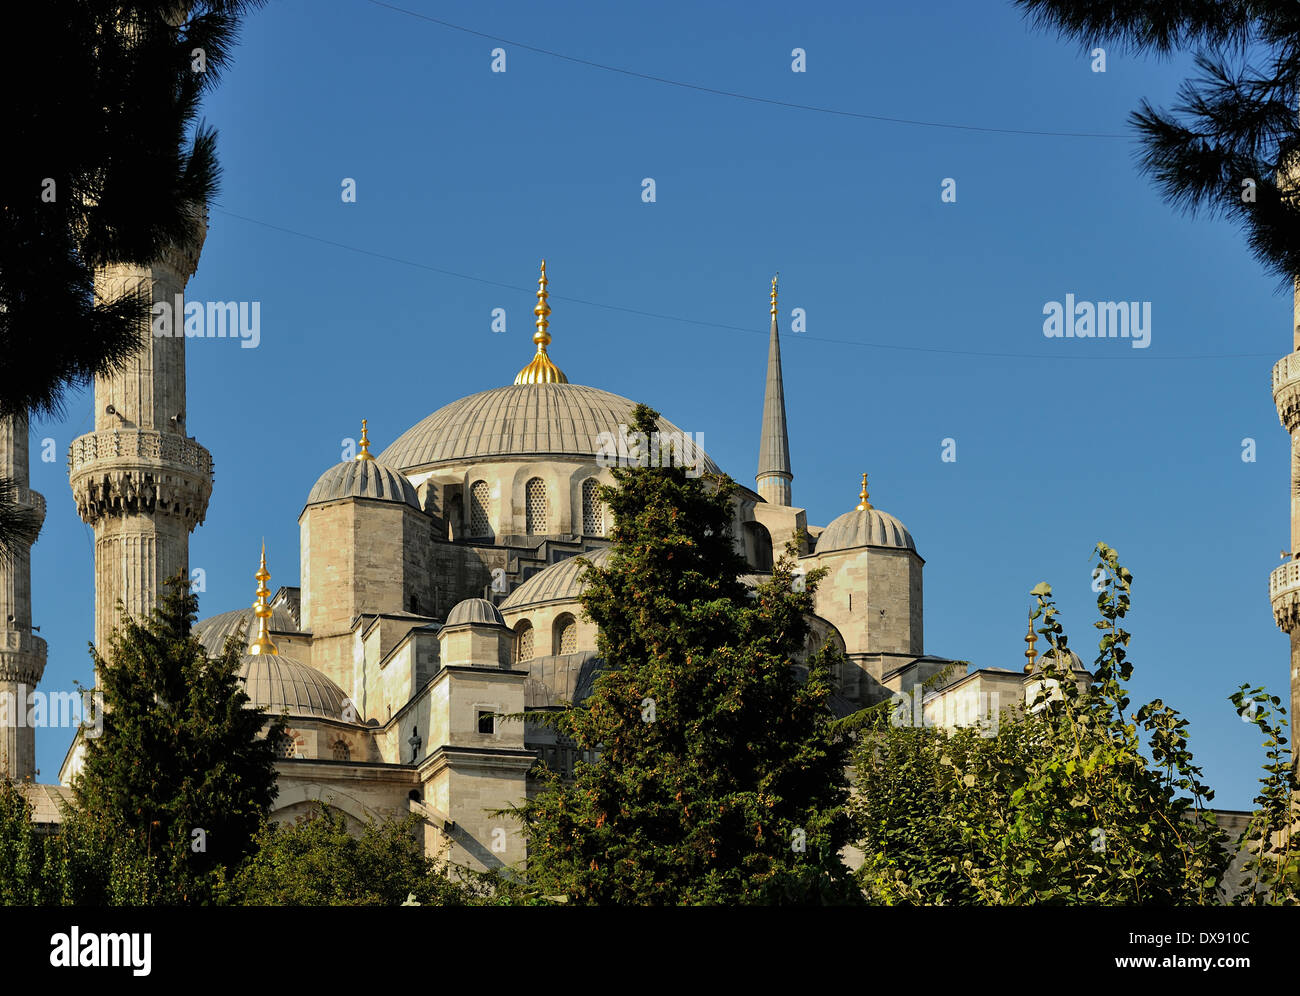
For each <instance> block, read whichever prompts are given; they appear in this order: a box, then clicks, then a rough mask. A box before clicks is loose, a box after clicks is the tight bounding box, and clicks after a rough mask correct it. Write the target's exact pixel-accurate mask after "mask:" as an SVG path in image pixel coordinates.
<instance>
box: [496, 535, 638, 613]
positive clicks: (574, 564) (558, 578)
mask: <svg viewBox="0 0 1300 996" xmlns="http://www.w3.org/2000/svg"><path fill="white" fill-rule="evenodd" d="M612 555H613V550H612V549H611V548H610V547H606V548H605V549H603V550H594V551H592V552H591V553H584V554H582V556H584V557H586V558H587V559H588V560H590V561H591V562H592V563H593V564H594V565H595V566H597V567H608V566H609V558H610V557H611V556H612ZM586 569H587V565H586V564H581V563H579V562H578V558H577V557H570V558H568V559H567V560H561V561H560V562H559V563H558V564H552V565H551V566H550V567H548V568H546V569H545V570H543V571H539V572H538V573H536V574H534V575H533V576H532V577H530V578H529V579H528V580H527V581H525V582H524V583H523V584H521V585H520V586H519V587H518V588H516V589H515V590H514V591H512V592H511V593H510V594H509V596H507V598H506V600H505V601H504V602H502V603H501V609H502V611H509V610H510V609H518V608H522V607H524V606H526V605H540V604H541V603H543V602H555V601H571V600H573V599H576V598H577V597H578V595H579V594H581V592H582V587H583V585H582V582H581V581H580V580H579V578H581V576H582V573H583V571H585V570H586Z"/></svg>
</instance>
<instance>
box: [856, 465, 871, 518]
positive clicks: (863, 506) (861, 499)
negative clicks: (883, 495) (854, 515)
mask: <svg viewBox="0 0 1300 996" xmlns="http://www.w3.org/2000/svg"><path fill="white" fill-rule="evenodd" d="M868 497H869V495H868V494H867V475H866V474H863V475H862V490H861V491H860V492H859V493H858V507H857V511H859V512H865V511H867V510H868V509H870V508H871V502H869V501H867V498H868Z"/></svg>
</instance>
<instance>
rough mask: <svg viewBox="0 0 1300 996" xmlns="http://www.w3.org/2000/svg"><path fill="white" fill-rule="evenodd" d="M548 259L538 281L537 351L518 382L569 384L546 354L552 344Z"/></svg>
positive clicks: (543, 261) (535, 340)
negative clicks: (547, 299) (547, 286)
mask: <svg viewBox="0 0 1300 996" xmlns="http://www.w3.org/2000/svg"><path fill="white" fill-rule="evenodd" d="M546 284H547V281H546V260H542V275H541V277H540V278H539V279H538V281H537V307H535V308H533V314H534V315H536V316H537V331H536V332H534V333H533V342H535V343H537V353H536V355H535V356H534V357H533V359H532V362H531V363H529V364H528V366H526V367H524V368H523V369H522V370H520V371H519V373H518V374H516V375H515V383H516V384H567V383H568V382H569V378H568V377H566V376H564V373H563V371H561V370H560V368H559V367H557V366H556V365H555V364H554V363H552V362H551V358H550V357H549V356H547V355H546V347H547V346H549V345H550V344H551V333H550V332H548V331H547V329H548V328H549V327H550V324H551V323H550V322H549V321H547V319H548V318H549V317H550V314H551V306H550V305H549V304H547V303H546V296H547V295H546Z"/></svg>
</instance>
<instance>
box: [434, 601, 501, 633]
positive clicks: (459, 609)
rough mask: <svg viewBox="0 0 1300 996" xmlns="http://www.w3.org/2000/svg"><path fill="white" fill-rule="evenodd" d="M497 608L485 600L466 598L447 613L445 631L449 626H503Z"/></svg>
mask: <svg viewBox="0 0 1300 996" xmlns="http://www.w3.org/2000/svg"><path fill="white" fill-rule="evenodd" d="M505 624H506V621H505V620H504V619H503V618H501V613H500V612H499V611H497V607H496V606H495V605H493V604H492V603H491V602H489V601H488V600H487V599H486V598H467V599H465V600H464V601H463V602H457V603H456V604H455V605H454V606H452V610H451V611H450V612H448V613H447V621H446V622H445V623H444V624H443V628H444V629H446V628H448V627H450V626H505Z"/></svg>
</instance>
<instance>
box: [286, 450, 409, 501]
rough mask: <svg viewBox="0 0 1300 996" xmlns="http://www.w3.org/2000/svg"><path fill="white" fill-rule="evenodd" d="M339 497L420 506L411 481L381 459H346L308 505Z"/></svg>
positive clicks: (313, 492)
mask: <svg viewBox="0 0 1300 996" xmlns="http://www.w3.org/2000/svg"><path fill="white" fill-rule="evenodd" d="M339 498H374V499H376V500H378V501H393V502H406V504H408V505H411V506H413V507H414V508H419V507H420V499H419V497H418V496H417V495H416V493H415V487H414V486H413V485H412V484H411V482H410V481H408V480H407V479H406V478H405V477H404V476H403V475H401V474H399V473H398V472H397V471H395V470H392V469H391V468H389V467H386V466H384V464H383V463H382V462H380V461H378V460H345V461H344V462H343V463H339V464H335V465H334V466H333V467H331V468H330V469H329V470H327V471H325V473H323V474H321V476H320V478H319V479H318V480H317V481H316V484H315V486H314V487H313V488H312V489H311V493H310V494H308V495H307V504H308V505H314V504H316V503H317V502H322V501H336V500H338V499H339Z"/></svg>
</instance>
